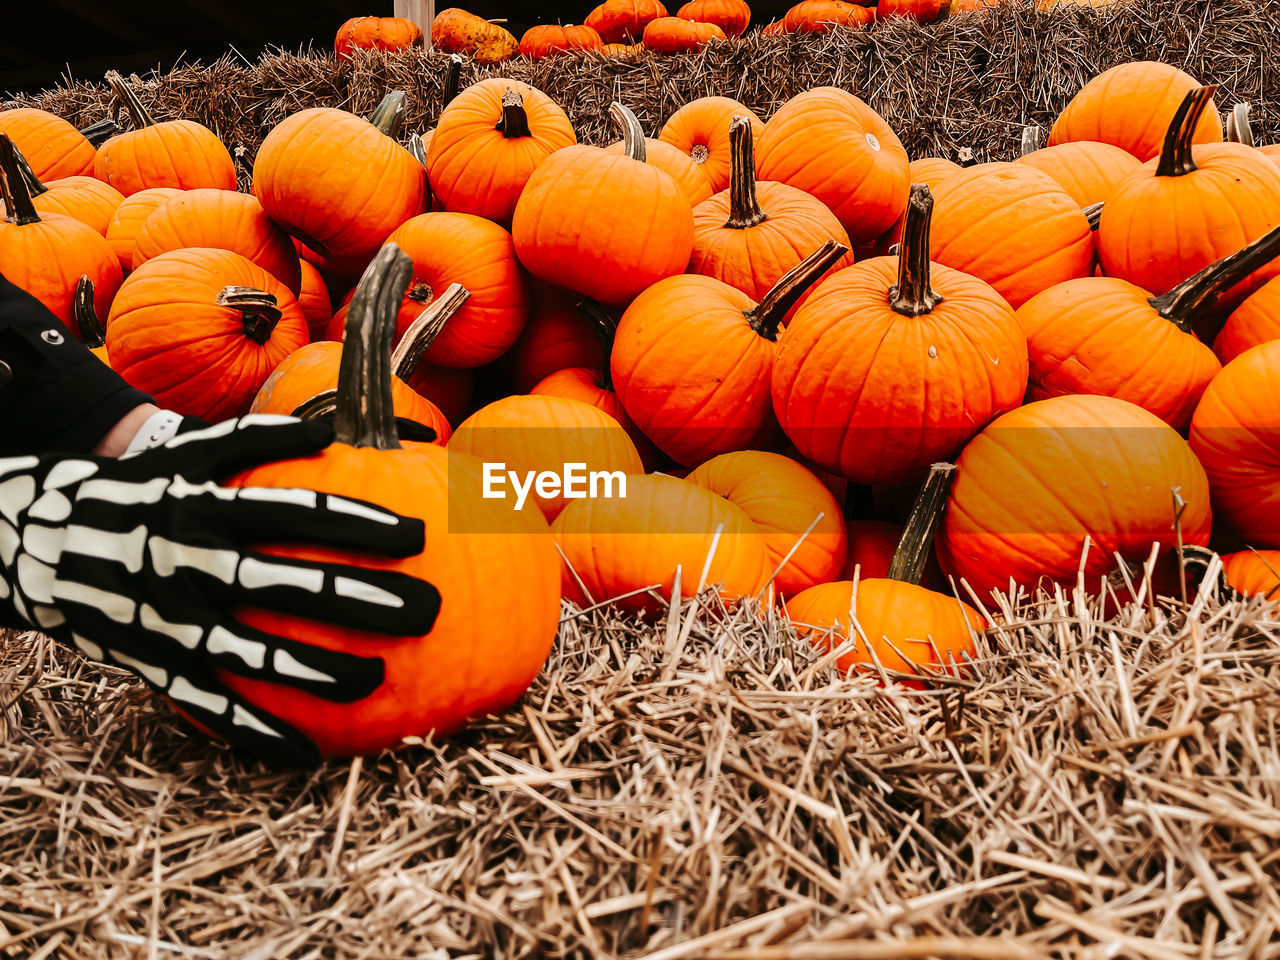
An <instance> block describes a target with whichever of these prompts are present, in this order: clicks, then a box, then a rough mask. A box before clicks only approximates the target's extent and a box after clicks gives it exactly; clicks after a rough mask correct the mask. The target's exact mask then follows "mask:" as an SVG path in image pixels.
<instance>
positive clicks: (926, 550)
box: [889, 463, 956, 584]
mask: <svg viewBox="0 0 1280 960" xmlns="http://www.w3.org/2000/svg"><path fill="white" fill-rule="evenodd" d="M955 469H956V465H955V464H954V463H935V464H934V465H933V466H931V467H930V468H929V476H928V477H926V478H925V481H924V486H922V487H921V488H920V493H919V495H918V496H917V497H916V502H915V503H914V504H912V506H911V514H910V515H909V516H908V517H907V525H906V527H905V528H904V529H903V531H902V539H901V540H899V541H898V546H897V548H896V549H895V550H894V551H893V559H892V560H891V561H889V579H890V580H900V581H902V582H903V583H914V584H919V583H920V577H921V575H922V574H923V573H924V565H925V564H926V563H927V562H928V560H929V554H930V553H931V552H932V550H933V538H934V536H935V535H936V534H937V532H938V525H939V524H940V523H941V522H942V511H943V508H944V507H945V506H946V503H947V494H948V493H949V492H950V490H951V475H952V474H953V473H954V472H955Z"/></svg>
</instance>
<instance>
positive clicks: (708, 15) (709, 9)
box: [676, 0, 751, 37]
mask: <svg viewBox="0 0 1280 960" xmlns="http://www.w3.org/2000/svg"><path fill="white" fill-rule="evenodd" d="M676 16H677V17H679V18H680V19H681V20H697V21H698V22H700V23H714V24H715V25H716V26H717V27H719V28H720V29H721V30H722V31H724V35H725V36H726V37H740V36H742V35H743V34H744V33H746V32H747V27H748V26H750V24H751V7H750V6H748V5H747V3H746V0H689V2H688V3H686V4H685V5H684V6H683V7H681V8H680V9H679V10H677V11H676Z"/></svg>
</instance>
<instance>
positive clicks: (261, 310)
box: [214, 287, 281, 344]
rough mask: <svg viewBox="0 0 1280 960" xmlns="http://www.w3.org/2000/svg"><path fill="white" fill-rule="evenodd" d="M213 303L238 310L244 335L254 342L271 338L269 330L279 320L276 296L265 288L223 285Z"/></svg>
mask: <svg viewBox="0 0 1280 960" xmlns="http://www.w3.org/2000/svg"><path fill="white" fill-rule="evenodd" d="M214 303H216V304H217V305H218V306H220V307H230V308H231V309H232V310H239V311H240V315H241V316H242V317H243V318H244V335H245V336H246V337H248V338H249V339H250V340H252V341H253V342H254V343H258V344H262V343H266V342H267V341H268V340H270V339H271V331H273V330H275V328H276V324H277V323H279V322H280V316H281V313H280V307H279V305H278V304H277V303H276V298H275V297H274V296H273V295H272V294H270V293H267V292H266V291H265V290H257V289H255V288H253V287H223V288H222V289H221V290H219V291H218V295H217V297H215V298H214Z"/></svg>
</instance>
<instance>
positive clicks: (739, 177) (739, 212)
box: [724, 117, 769, 230]
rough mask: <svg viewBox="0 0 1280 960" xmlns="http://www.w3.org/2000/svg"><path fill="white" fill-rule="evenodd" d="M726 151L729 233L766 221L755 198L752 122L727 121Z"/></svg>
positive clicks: (738, 118)
mask: <svg viewBox="0 0 1280 960" xmlns="http://www.w3.org/2000/svg"><path fill="white" fill-rule="evenodd" d="M729 150H730V153H731V156H732V168H731V172H730V175H729V219H728V220H726V221H725V223H724V225H725V227H727V228H728V229H730V230H747V229H750V228H751V227H754V226H756V225H758V224H761V223H764V222H765V221H766V220H768V219H769V217H768V216H767V215H766V214H765V212H764V211H763V210H761V209H760V201H759V200H758V199H757V198H756V161H755V137H753V136H752V133H751V121H750V120H748V119H747V118H746V117H734V118H733V119H732V120H730V121H729Z"/></svg>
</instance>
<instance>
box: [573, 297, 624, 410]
mask: <svg viewBox="0 0 1280 960" xmlns="http://www.w3.org/2000/svg"><path fill="white" fill-rule="evenodd" d="M578 310H579V312H580V313H582V315H583V316H585V317H586V318H587V319H588V320H590V321H591V330H592V332H593V333H595V335H596V339H597V340H598V341H600V352H601V353H602V354H603V355H604V365H603V368H602V369H601V371H600V389H601V390H612V389H613V369H612V361H613V339H614V337H616V336H617V335H618V321H617V320H615V319H613V316H612V315H611V314H610V313H609V311H608V310H606V309H605V308H604V307H602V306H600V304H599V303H597V302H596V301H595V300H592V299H591V298H590V297H583V298H582V299H581V300H579V301H578Z"/></svg>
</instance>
